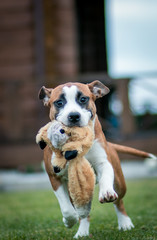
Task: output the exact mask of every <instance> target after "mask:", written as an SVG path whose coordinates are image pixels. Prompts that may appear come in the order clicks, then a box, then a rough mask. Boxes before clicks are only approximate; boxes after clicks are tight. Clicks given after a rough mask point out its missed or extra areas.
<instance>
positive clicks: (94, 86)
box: [88, 80, 110, 99]
mask: <svg viewBox="0 0 157 240" xmlns="http://www.w3.org/2000/svg"><path fill="white" fill-rule="evenodd" d="M88 87H89V89H90V91H91V92H92V93H93V95H94V97H95V99H97V98H101V97H103V96H105V95H106V94H108V93H109V92H110V90H109V88H108V87H106V86H105V85H104V84H102V83H101V82H100V81H98V80H95V81H94V82H92V83H90V84H88Z"/></svg>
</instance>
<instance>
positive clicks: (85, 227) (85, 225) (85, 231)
mask: <svg viewBox="0 0 157 240" xmlns="http://www.w3.org/2000/svg"><path fill="white" fill-rule="evenodd" d="M88 235H89V221H88V219H87V218H84V219H81V221H80V226H79V229H78V231H77V233H76V235H75V236H74V238H79V237H85V236H88Z"/></svg>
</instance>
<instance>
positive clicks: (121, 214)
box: [114, 199, 134, 231]
mask: <svg viewBox="0 0 157 240" xmlns="http://www.w3.org/2000/svg"><path fill="white" fill-rule="evenodd" d="M114 207H115V210H116V213H117V218H118V228H119V230H124V231H126V230H130V229H131V228H134V225H133V223H132V221H131V219H130V218H129V217H128V216H127V214H126V211H125V208H124V204H123V200H122V199H119V200H117V201H116V203H114Z"/></svg>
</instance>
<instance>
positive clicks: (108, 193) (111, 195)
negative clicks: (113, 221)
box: [99, 188, 118, 203]
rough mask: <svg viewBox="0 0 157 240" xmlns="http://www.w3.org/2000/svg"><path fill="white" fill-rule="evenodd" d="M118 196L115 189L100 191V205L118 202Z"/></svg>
mask: <svg viewBox="0 0 157 240" xmlns="http://www.w3.org/2000/svg"><path fill="white" fill-rule="evenodd" d="M117 198H118V195H117V193H116V192H115V191H114V189H113V188H108V189H106V190H105V189H104V190H100V192H99V202H100V203H106V202H114V201H115V200H117Z"/></svg>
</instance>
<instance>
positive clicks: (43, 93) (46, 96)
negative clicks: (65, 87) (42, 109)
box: [38, 86, 53, 106]
mask: <svg viewBox="0 0 157 240" xmlns="http://www.w3.org/2000/svg"><path fill="white" fill-rule="evenodd" d="M52 90H53V89H52V88H46V87H44V86H43V87H42V88H41V89H40V91H39V94H38V97H39V99H40V100H43V103H44V106H48V105H49V100H50V96H51V92H52Z"/></svg>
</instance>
